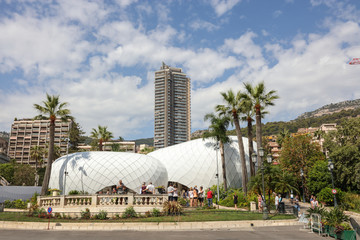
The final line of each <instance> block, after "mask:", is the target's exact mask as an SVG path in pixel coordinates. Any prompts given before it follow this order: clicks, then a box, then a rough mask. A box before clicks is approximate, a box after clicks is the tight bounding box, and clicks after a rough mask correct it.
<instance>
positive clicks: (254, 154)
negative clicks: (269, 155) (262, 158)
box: [251, 153, 257, 163]
mask: <svg viewBox="0 0 360 240" xmlns="http://www.w3.org/2000/svg"><path fill="white" fill-rule="evenodd" d="M251 160H252V162H253V163H256V161H257V155H256V153H253V154H251Z"/></svg>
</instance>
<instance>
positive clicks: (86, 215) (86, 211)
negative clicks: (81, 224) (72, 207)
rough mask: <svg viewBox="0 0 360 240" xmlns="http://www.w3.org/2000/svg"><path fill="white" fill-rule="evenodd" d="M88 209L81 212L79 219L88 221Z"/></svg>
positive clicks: (89, 215) (89, 214)
mask: <svg viewBox="0 0 360 240" xmlns="http://www.w3.org/2000/svg"><path fill="white" fill-rule="evenodd" d="M90 217H91V213H90V209H88V208H86V209H85V211H81V219H90Z"/></svg>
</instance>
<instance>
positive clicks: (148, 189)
mask: <svg viewBox="0 0 360 240" xmlns="http://www.w3.org/2000/svg"><path fill="white" fill-rule="evenodd" d="M146 193H149V194H155V186H154V185H153V184H152V182H150V183H149V185H147V187H146Z"/></svg>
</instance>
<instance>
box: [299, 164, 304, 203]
mask: <svg viewBox="0 0 360 240" xmlns="http://www.w3.org/2000/svg"><path fill="white" fill-rule="evenodd" d="M300 176H301V184H302V192H303V202H305V187H304V171H303V169H302V168H300Z"/></svg>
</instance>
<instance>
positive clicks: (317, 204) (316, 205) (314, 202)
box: [313, 196, 319, 208]
mask: <svg viewBox="0 0 360 240" xmlns="http://www.w3.org/2000/svg"><path fill="white" fill-rule="evenodd" d="M313 205H314V208H316V207H319V202H318V201H317V200H316V197H315V196H314V200H313Z"/></svg>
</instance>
